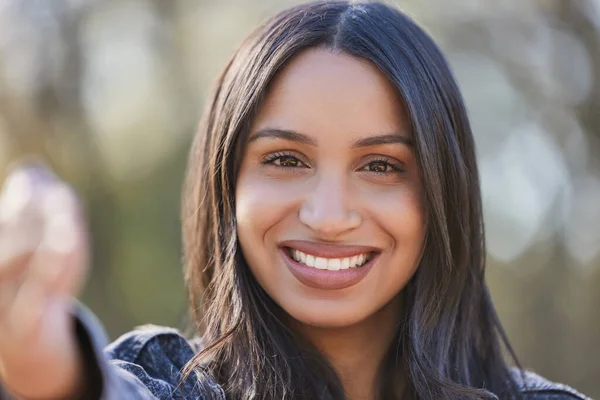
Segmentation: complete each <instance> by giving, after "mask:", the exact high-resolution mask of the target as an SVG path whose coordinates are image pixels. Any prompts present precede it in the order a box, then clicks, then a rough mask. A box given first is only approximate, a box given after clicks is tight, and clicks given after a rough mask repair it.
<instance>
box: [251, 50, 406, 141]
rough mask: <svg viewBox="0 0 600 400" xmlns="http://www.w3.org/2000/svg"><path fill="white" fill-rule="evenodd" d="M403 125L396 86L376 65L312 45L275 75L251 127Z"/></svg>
mask: <svg viewBox="0 0 600 400" xmlns="http://www.w3.org/2000/svg"><path fill="white" fill-rule="evenodd" d="M406 125H407V124H406V118H405V117H404V111H403V106H402V104H401V102H400V99H399V95H398V93H397V91H396V89H395V88H394V86H393V85H392V84H391V83H390V82H389V81H388V79H387V77H386V76H385V75H384V74H383V73H382V72H380V71H379V70H378V69H377V67H375V65H373V64H372V63H371V62H369V61H367V60H364V59H361V58H358V57H354V56H351V55H348V54H346V53H341V52H332V51H330V50H328V49H322V48H314V49H308V50H305V51H303V52H302V53H300V54H298V55H297V56H296V57H295V58H294V59H292V61H291V62H290V63H289V64H288V65H287V66H286V67H285V68H284V69H283V70H282V71H281V72H280V73H279V74H278V75H277V76H276V78H275V79H274V81H273V82H272V83H271V86H270V88H269V91H268V92H267V95H266V97H265V100H264V102H263V104H262V106H261V108H260V109H259V113H258V115H257V118H256V120H255V123H254V127H253V130H257V129H261V128H264V127H266V126H269V127H277V128H286V129H294V130H298V131H301V132H304V133H307V134H314V135H319V136H320V135H322V134H324V133H325V132H345V133H346V134H352V133H356V134H360V135H365V134H371V133H372V134H381V133H384V132H385V133H390V132H394V131H398V130H402V131H407V130H406V129H405V128H406ZM406 133H408V132H406Z"/></svg>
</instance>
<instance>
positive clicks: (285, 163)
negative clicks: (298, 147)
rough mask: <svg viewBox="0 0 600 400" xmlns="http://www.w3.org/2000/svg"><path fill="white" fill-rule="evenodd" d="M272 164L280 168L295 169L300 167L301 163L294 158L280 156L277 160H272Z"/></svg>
mask: <svg viewBox="0 0 600 400" xmlns="http://www.w3.org/2000/svg"><path fill="white" fill-rule="evenodd" d="M273 164H275V165H279V166H281V167H290V168H296V167H300V166H301V164H302V163H301V162H300V160H298V159H297V158H296V157H292V156H280V157H278V158H277V159H275V160H273Z"/></svg>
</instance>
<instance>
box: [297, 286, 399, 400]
mask: <svg viewBox="0 0 600 400" xmlns="http://www.w3.org/2000/svg"><path fill="white" fill-rule="evenodd" d="M401 307H402V306H401V301H400V296H397V297H396V298H394V300H392V301H391V302H390V303H388V304H387V305H386V306H384V307H383V308H382V309H381V310H379V311H377V312H376V313H375V314H373V315H371V316H370V317H369V318H367V319H366V320H364V321H361V322H359V323H358V324H354V325H351V326H345V327H339V328H338V327H336V328H324V327H314V326H307V325H302V326H301V327H299V330H300V332H301V334H302V335H303V336H304V337H305V338H307V339H308V340H309V341H310V342H311V343H312V344H313V345H314V346H315V347H316V348H317V349H318V350H319V351H321V352H322V353H323V354H324V355H325V357H327V359H328V361H329V362H330V363H331V364H332V366H333V367H334V369H335V371H336V373H337V374H338V376H339V377H340V379H341V381H342V384H343V386H344V391H345V392H346V396H347V398H348V399H349V400H374V399H376V398H377V389H378V387H377V386H378V377H379V372H380V366H381V364H382V362H383V359H384V357H385V355H386V353H387V351H388V349H389V347H390V345H391V344H392V341H393V340H394V338H395V335H396V329H397V321H398V316H399V315H400V312H401Z"/></svg>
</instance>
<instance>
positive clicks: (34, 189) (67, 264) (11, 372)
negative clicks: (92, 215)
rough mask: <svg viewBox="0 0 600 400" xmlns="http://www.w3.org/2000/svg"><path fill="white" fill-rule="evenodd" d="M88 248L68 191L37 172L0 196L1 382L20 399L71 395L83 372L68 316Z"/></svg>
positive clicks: (15, 175) (15, 179) (22, 171)
mask: <svg viewBox="0 0 600 400" xmlns="http://www.w3.org/2000/svg"><path fill="white" fill-rule="evenodd" d="M87 264H88V243H87V235H86V228H85V226H84V221H83V216H82V212H81V208H80V206H79V203H78V201H77V197H76V196H75V194H74V192H73V190H72V189H71V188H70V187H69V186H68V185H66V184H65V183H64V182H61V181H60V180H58V178H57V177H56V176H55V175H54V174H52V173H51V172H50V171H49V170H47V169H46V168H44V167H43V166H42V165H38V164H29V165H25V166H20V167H19V168H16V169H14V170H13V171H12V172H11V173H10V174H9V176H8V177H7V179H6V181H5V183H4V186H3V188H2V191H0V381H1V382H2V385H3V386H4V387H5V388H6V389H8V391H9V392H10V393H12V394H14V395H17V396H19V397H21V398H24V399H58V398H67V397H69V396H70V395H73V394H74V393H75V392H76V391H77V390H78V389H79V387H78V385H79V384H80V381H81V378H82V376H81V374H82V372H81V371H82V370H83V368H82V367H81V365H82V361H81V359H80V355H79V349H78V346H77V342H76V339H75V333H74V320H73V318H72V314H71V307H72V304H73V303H72V301H71V300H72V298H73V296H76V295H77V294H78V293H79V292H80V290H81V288H82V286H83V282H84V278H85V275H86V269H87Z"/></svg>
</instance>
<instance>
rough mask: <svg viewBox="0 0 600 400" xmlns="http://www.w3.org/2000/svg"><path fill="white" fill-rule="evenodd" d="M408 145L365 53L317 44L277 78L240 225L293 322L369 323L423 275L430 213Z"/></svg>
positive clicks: (261, 121) (252, 150)
mask: <svg viewBox="0 0 600 400" xmlns="http://www.w3.org/2000/svg"><path fill="white" fill-rule="evenodd" d="M411 143H412V138H411V134H410V132H409V124H408V121H407V120H406V117H405V116H404V114H403V112H402V105H401V103H400V101H399V99H398V95H397V94H396V92H395V90H394V88H393V86H392V85H391V84H390V83H389V82H388V81H387V79H386V77H385V76H384V75H383V74H382V73H381V72H379V71H378V70H377V69H376V67H375V66H373V65H372V64H370V63H369V62H367V61H364V60H361V59H358V58H355V57H353V56H350V55H347V54H343V53H341V54H340V53H338V54H335V53H332V52H330V51H328V50H325V49H310V50H306V51H305V52H303V53H301V54H300V55H298V56H297V57H296V58H295V59H294V60H293V61H292V62H291V63H290V64H289V65H288V66H287V67H286V68H285V69H284V70H283V71H282V72H281V73H280V74H279V75H278V77H277V78H276V79H275V81H274V82H273V83H272V86H271V88H270V91H269V92H268V93H267V96H266V98H265V101H264V104H263V105H262V107H261V109H260V110H259V113H258V116H257V118H256V120H255V121H254V124H253V126H252V128H251V130H250V134H249V136H248V141H247V145H246V147H245V149H244V154H243V160H242V164H241V169H240V173H239V178H238V181H237V186H236V217H237V224H238V225H237V227H238V235H239V241H240V245H241V248H242V251H243V254H244V257H245V259H246V261H247V263H248V265H249V266H250V269H251V271H252V273H253V275H254V276H255V278H256V279H257V281H258V282H259V284H260V285H261V286H262V287H263V289H264V290H265V291H266V292H267V293H268V294H269V296H270V297H271V298H272V299H273V300H274V301H275V302H276V303H277V304H279V305H280V306H281V307H282V308H283V309H284V310H285V311H286V312H287V313H288V314H289V315H291V316H292V317H293V318H295V319H296V320H298V321H300V322H302V323H305V324H309V325H313V326H319V327H342V326H347V325H351V324H355V323H358V322H361V321H363V320H365V319H367V318H368V317H369V316H371V315H373V314H374V313H376V312H377V311H378V310H380V309H382V308H383V307H384V306H385V305H386V304H388V303H390V302H391V301H392V300H393V299H395V298H397V295H398V294H399V292H400V291H401V290H402V289H403V288H404V286H405V285H406V283H407V282H408V281H409V279H410V278H411V277H412V276H413V274H414V273H415V270H416V268H417V265H418V263H419V260H420V255H421V249H422V247H423V241H424V236H425V221H424V215H423V207H422V201H421V184H420V179H419V171H418V168H417V164H416V160H415V152H414V149H413V146H412V144H411Z"/></svg>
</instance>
